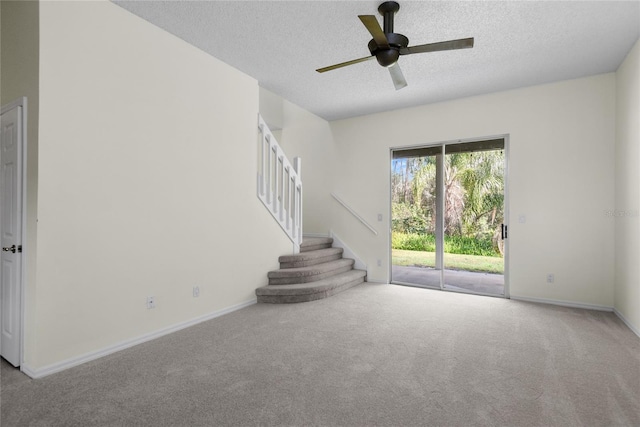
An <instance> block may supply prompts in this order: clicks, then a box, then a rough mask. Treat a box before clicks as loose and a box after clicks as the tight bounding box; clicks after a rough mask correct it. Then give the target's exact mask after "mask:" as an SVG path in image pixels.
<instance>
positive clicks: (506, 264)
mask: <svg viewBox="0 0 640 427" xmlns="http://www.w3.org/2000/svg"><path fill="white" fill-rule="evenodd" d="M509 138H510V135H509V134H500V135H490V136H483V137H479V138H467V139H454V140H449V141H441V142H435V143H429V144H417V145H408V146H399V147H391V148H390V149H389V159H390V162H392V161H393V152H394V151H401V150H408V149H419V148H430V147H442V153H441V154H440V163H441V164H440V168H442V166H443V164H444V154H445V148H444V147H446V146H447V145H452V144H461V143H467V142H478V141H487V140H492V139H503V140H504V202H503V203H504V224H505V226H507V227H508V224H509ZM436 179H438V184H437V185H438V187H441V186H442V182H441V181H442V177H439V178H438V177H437V178H436ZM391 180H392V171H391V168H389V192H388V194H389V244H388V245H387V250H388V251H389V255H388V259H389V271H388V274H389V277H388V280H387V281H388V283H393V282H392V280H391V279H392V274H391V270H392V268H391V266H392V264H393V263H392V249H391V233H392V224H391V220H392V217H393V215H392V212H391ZM441 204H442V206H438V208H439V209H440V212H443V211H444V200H441ZM440 218H441V220H442V221H443V224H444V216H443V215H442V214H441V215H440ZM437 234H438V233H436V239H438V235H437ZM442 245H443V242H442V241H440V247H442ZM510 246H511V245H510V244H509V238H508V237H507V238H506V239H505V242H504V273H503V276H504V295H493V294H484V293H481V292H477V293H476V292H465V293H469V294H476V295H486V296H492V297H499V298H506V299H509V298H511V293H510V286H509V285H510V283H509V282H510V280H509V277H510V274H509V273H510V272H509V247H510ZM437 252H438V251H437ZM437 252H436V257H437ZM436 259H437V258H436ZM441 262H442V261H441ZM407 285H410V284H407ZM440 290H443V291H448V292H457V291H453V290H450V289H446V288H444V270H441V273H440Z"/></svg>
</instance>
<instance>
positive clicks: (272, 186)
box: [258, 114, 302, 253]
mask: <svg viewBox="0 0 640 427" xmlns="http://www.w3.org/2000/svg"><path fill="white" fill-rule="evenodd" d="M258 130H259V135H258V198H259V199H260V200H261V201H262V203H263V204H264V206H265V207H266V208H267V210H268V211H269V212H270V213H271V216H273V218H274V219H275V220H276V221H277V222H278V224H280V227H281V228H282V230H284V232H285V233H286V234H287V236H288V237H289V239H291V241H292V242H293V250H294V253H298V252H300V244H301V243H302V180H301V179H300V173H301V166H302V159H301V158H300V157H295V158H294V159H293V165H291V163H290V162H289V160H288V159H287V156H286V155H285V154H284V151H283V150H282V148H281V147H280V145H279V144H278V141H276V138H275V137H274V136H273V134H272V133H271V130H269V127H268V126H267V124H266V123H265V121H264V120H263V119H262V116H261V115H260V114H258Z"/></svg>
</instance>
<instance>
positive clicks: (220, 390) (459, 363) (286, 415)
mask: <svg viewBox="0 0 640 427" xmlns="http://www.w3.org/2000/svg"><path fill="white" fill-rule="evenodd" d="M8 374H9V375H10V374H15V373H11V372H8V371H7V368H6V364H5V365H3V370H2V379H1V380H0V384H1V387H2V393H1V398H2V400H1V404H2V412H1V414H2V426H3V427H4V426H16V425H19V426H27V425H36V426H41V425H42V426H44V425H60V426H62V425H64V426H91V425H118V426H125V425H126V426H130V425H149V426H158V425H176V426H204V425H233V426H238V425H258V424H259V425H393V426H410V425H432V426H470V425H501V426H542V425H544V426H548V425H556V426H572V425H585V426H609V425H628V426H638V425H640V339H639V338H638V337H637V336H636V335H634V334H633V332H631V331H630V330H629V329H628V328H627V327H626V326H625V325H624V324H623V323H622V322H621V321H620V320H619V319H617V317H615V315H613V314H612V313H603V312H597V311H587V310H580V309H570V308H562V307H556V306H550V305H538V304H532V303H525V302H517V301H509V300H504V299H499V298H489V297H480V296H471V295H464V294H458V293H447V292H441V291H434V290H426V289H417V288H411V287H402V286H393V285H377V284H370V283H364V284H361V285H358V286H356V287H354V288H352V289H350V290H348V291H345V292H343V293H341V294H338V295H335V296H333V297H332V298H329V299H324V300H319V301H313V302H308V303H301V304H292V305H272V304H258V305H253V306H251V307H248V308H245V309H243V310H240V311H237V312H234V313H231V314H229V315H226V316H223V317H220V318H217V319H214V320H212V321H209V322H205V323H202V324H200V325H197V326H195V327H192V328H190V329H187V330H183V331H180V332H177V333H174V334H172V335H169V336H166V337H163V338H160V339H158V340H155V341H153V342H149V343H146V344H142V345H139V346H137V347H134V348H131V349H129V350H125V351H122V352H120V353H117V354H113V355H111V356H108V357H106V358H103V359H101V360H97V361H94V362H91V363H88V364H85V365H82V366H79V367H76V368H73V369H70V370H67V371H65V372H61V373H59V374H55V375H52V376H49V377H46V378H44V379H40V380H25V379H21V378H16V377H11V376H9V377H7V375H8ZM6 379H9V381H6Z"/></svg>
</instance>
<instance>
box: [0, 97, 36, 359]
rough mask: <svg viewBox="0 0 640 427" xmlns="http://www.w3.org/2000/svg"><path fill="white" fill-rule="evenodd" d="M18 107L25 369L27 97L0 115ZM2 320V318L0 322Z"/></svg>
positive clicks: (21, 310) (13, 102)
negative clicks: (19, 115) (19, 118)
mask: <svg viewBox="0 0 640 427" xmlns="http://www.w3.org/2000/svg"><path fill="white" fill-rule="evenodd" d="M18 107H22V108H20V112H21V123H22V129H21V139H20V140H19V141H18V144H19V150H20V155H21V157H22V164H21V167H22V173H21V175H22V176H21V178H22V179H21V180H20V181H21V182H20V188H18V191H19V192H20V193H21V197H22V206H21V207H20V208H21V213H20V214H21V217H22V224H21V230H20V239H21V241H22V243H21V244H22V262H21V263H20V264H21V266H20V269H21V274H20V283H19V284H18V286H19V288H20V307H19V310H20V314H19V316H20V332H19V340H20V344H19V347H20V370H23V365H24V320H25V297H24V288H25V286H24V284H25V277H26V264H27V263H26V262H25V260H26V259H27V254H28V251H29V247H28V245H27V244H26V242H27V227H26V223H27V191H26V188H27V97H25V96H23V97H21V98H19V99H16V100H15V101H12V102H10V103H8V104H6V105H3V106H1V107H0V115H2V114H4V113H5V112H7V111H10V110H13V109H14V108H18ZM0 179H2V177H1V176H0ZM1 321H2V319H1V318H0V322H1Z"/></svg>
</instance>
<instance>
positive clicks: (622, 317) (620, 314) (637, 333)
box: [613, 308, 640, 338]
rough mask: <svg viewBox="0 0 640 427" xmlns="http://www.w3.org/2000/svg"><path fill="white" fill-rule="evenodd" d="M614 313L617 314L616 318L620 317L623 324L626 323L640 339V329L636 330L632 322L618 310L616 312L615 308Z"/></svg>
mask: <svg viewBox="0 0 640 427" xmlns="http://www.w3.org/2000/svg"><path fill="white" fill-rule="evenodd" d="M613 312H614V313H615V315H616V316H618V318H620V320H622V323H624V324H625V325H627V327H628V328H629V329H631V330H632V331H633V333H634V334H636V335H637V336H638V338H640V329H638V328H636V327H635V326H633V325H632V324H631V322H629V321H628V320H627V319H626V318H625V317H624V316H623V315H622V313H620V312H619V311H618V310H616V309H615V308H614V309H613Z"/></svg>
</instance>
